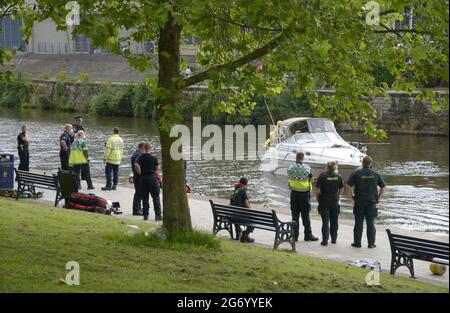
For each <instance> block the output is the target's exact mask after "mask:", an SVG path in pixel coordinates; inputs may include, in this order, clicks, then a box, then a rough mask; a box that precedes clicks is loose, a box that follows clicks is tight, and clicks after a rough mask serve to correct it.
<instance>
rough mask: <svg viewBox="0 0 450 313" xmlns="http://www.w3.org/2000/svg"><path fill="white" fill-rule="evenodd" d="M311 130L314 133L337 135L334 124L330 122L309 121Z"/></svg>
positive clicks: (320, 120)
mask: <svg viewBox="0 0 450 313" xmlns="http://www.w3.org/2000/svg"><path fill="white" fill-rule="evenodd" d="M309 129H310V130H311V132H312V133H335V132H336V129H335V128H334V124H333V122H332V121H329V120H322V119H318V120H309Z"/></svg>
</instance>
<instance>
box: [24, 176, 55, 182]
mask: <svg viewBox="0 0 450 313" xmlns="http://www.w3.org/2000/svg"><path fill="white" fill-rule="evenodd" d="M17 179H18V180H21V181H26V182H35V181H39V182H48V183H54V182H55V177H53V176H43V175H39V176H24V175H20V174H19V175H17Z"/></svg>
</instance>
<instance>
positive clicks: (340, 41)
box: [37, 0, 448, 230]
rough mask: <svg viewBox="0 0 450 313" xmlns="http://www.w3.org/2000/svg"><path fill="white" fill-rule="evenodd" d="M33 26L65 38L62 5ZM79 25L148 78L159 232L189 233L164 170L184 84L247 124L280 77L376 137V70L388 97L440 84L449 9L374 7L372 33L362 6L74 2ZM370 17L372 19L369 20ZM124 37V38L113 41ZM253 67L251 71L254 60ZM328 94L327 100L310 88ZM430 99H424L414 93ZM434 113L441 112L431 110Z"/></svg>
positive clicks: (180, 190)
mask: <svg viewBox="0 0 450 313" xmlns="http://www.w3.org/2000/svg"><path fill="white" fill-rule="evenodd" d="M37 2H38V3H39V8H40V12H41V16H40V18H41V19H45V18H49V17H50V18H52V19H53V20H54V21H55V22H56V24H57V25H58V27H59V28H60V29H66V28H67V25H66V20H65V19H66V16H67V13H68V11H67V10H66V9H65V4H66V1H65V0H38V1H37ZM78 3H79V4H80V9H81V21H82V22H81V25H80V26H77V27H75V33H84V34H85V35H87V36H88V37H90V38H92V40H93V44H94V45H95V46H100V47H106V48H108V49H109V50H110V51H111V52H113V53H116V54H121V55H123V56H125V57H126V58H128V60H129V63H130V64H131V65H132V66H134V67H136V68H137V69H139V70H142V71H144V70H146V69H149V68H155V67H156V68H157V70H158V75H157V77H156V78H155V79H147V81H146V83H147V84H148V85H149V86H152V87H153V92H154V95H155V102H156V106H157V118H158V121H159V126H160V134H161V143H162V158H163V160H162V163H163V174H164V179H165V180H166V181H167V182H168V183H165V184H164V191H163V194H164V197H163V199H164V200H163V201H164V203H163V204H164V226H165V227H167V228H169V229H172V228H179V229H184V230H190V229H191V221H190V214H189V206H188V204H187V198H186V195H185V194H184V177H183V162H182V161H181V160H180V161H175V160H172V159H171V157H170V146H171V144H172V143H173V141H174V140H175V139H174V138H171V137H170V136H169V130H170V127H171V126H172V125H174V124H175V123H177V122H179V121H180V120H181V119H182V115H181V114H180V111H181V109H182V108H180V98H181V96H182V91H183V90H184V89H185V88H186V87H188V86H191V85H195V84H200V83H207V86H208V88H209V90H210V91H211V92H213V93H216V94H219V95H221V97H223V98H224V100H221V101H219V102H218V103H215V104H214V106H213V107H211V111H212V112H215V113H219V112H222V111H224V112H227V113H232V114H233V113H238V114H250V113H251V110H252V109H253V108H254V106H255V102H254V101H252V97H253V96H254V95H255V93H256V92H258V93H259V94H261V95H262V96H264V97H268V96H272V95H273V94H276V93H279V92H280V91H281V90H282V87H283V86H284V85H285V84H286V81H287V78H290V79H291V80H293V82H294V83H295V85H296V90H295V94H296V95H297V96H307V97H308V99H309V100H310V105H311V106H312V107H313V108H314V110H315V112H316V114H317V115H320V116H327V117H331V118H333V119H334V120H336V119H338V120H342V121H353V122H354V123H355V124H360V125H362V126H363V127H364V129H365V132H366V133H368V134H370V135H372V136H375V137H382V136H384V135H385V133H384V132H383V131H382V130H379V129H377V128H376V125H375V124H374V119H375V112H374V110H373V108H372V106H371V98H372V97H373V96H375V95H378V94H383V93H384V92H385V89H386V88H388V84H387V83H383V82H381V83H379V82H378V83H379V84H377V81H376V79H375V78H374V76H373V74H372V73H373V69H374V68H375V67H376V66H383V67H385V68H387V70H388V71H389V73H390V74H391V75H392V76H393V77H394V81H393V83H392V87H393V88H395V89H398V90H406V91H407V92H412V91H413V90H414V89H416V87H417V86H418V85H419V83H420V82H421V81H423V80H424V78H426V77H430V76H431V74H436V73H437V75H438V76H439V78H440V79H442V80H443V81H448V1H443V0H437V1H422V0H390V1H388V0H380V1H378V2H377V3H378V4H379V5H380V8H381V10H380V14H379V17H380V23H378V25H373V23H368V22H367V20H369V21H373V19H367V18H366V17H368V15H367V14H368V13H369V14H372V15H373V14H374V13H375V14H376V13H377V12H373V11H370V10H368V9H364V7H365V5H366V4H367V1H365V0H342V1H335V0H320V1H319V0H312V1H302V0H293V1H279V0H277V1H271V0H253V1H247V0H235V1H230V0H171V1H162V0H136V1H119V0H117V1H114V0H111V1H100V0H98V1H95V0H78ZM406 8H413V12H414V15H415V16H418V17H420V18H417V19H416V22H415V25H414V28H413V29H410V28H402V29H395V30H394V29H392V23H393V22H394V21H395V20H401V19H402V15H401V14H402V13H403V12H404V10H405V9H406ZM369 17H370V15H369ZM123 30H126V34H125V35H124V34H123V32H122V31H123ZM189 35H193V36H196V37H197V38H198V39H199V50H198V53H197V55H196V59H197V61H198V63H199V64H200V66H201V70H199V71H198V72H195V73H194V74H193V75H192V76H190V77H188V78H183V77H182V76H181V75H180V71H181V69H182V66H181V64H182V62H181V60H180V45H181V44H182V41H183V38H186V36H189ZM132 41H137V42H143V41H153V42H155V43H156V48H157V58H156V61H157V63H156V64H155V63H153V59H151V58H149V57H147V56H144V55H133V54H132V53H131V51H130V49H129V47H130V45H131V42H132ZM257 60H258V61H260V62H262V63H263V69H262V70H255V62H256V61H257ZM320 87H326V88H332V89H335V90H336V93H335V95H334V96H333V97H331V98H325V97H321V96H319V95H318V93H317V92H316V91H315V90H316V89H317V88H320ZM421 94H422V96H426V97H429V98H433V97H434V96H435V95H434V93H433V92H432V91H425V90H423V92H422V93H421ZM436 107H439V103H436Z"/></svg>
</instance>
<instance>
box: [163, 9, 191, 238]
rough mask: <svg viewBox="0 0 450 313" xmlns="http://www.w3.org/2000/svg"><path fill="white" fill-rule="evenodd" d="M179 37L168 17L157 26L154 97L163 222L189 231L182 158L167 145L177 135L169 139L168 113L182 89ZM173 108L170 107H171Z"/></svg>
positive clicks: (189, 224)
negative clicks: (174, 156) (163, 23)
mask: <svg viewBox="0 0 450 313" xmlns="http://www.w3.org/2000/svg"><path fill="white" fill-rule="evenodd" d="M180 36H181V26H179V25H175V24H174V20H173V17H172V16H169V18H168V21H167V22H166V25H164V27H163V28H161V29H160V35H159V43H158V62H159V72H158V93H157V97H156V105H157V113H158V120H159V132H160V137H161V153H162V168H163V177H164V184H163V210H164V211H163V212H164V215H163V225H164V227H165V228H167V229H169V230H172V229H178V230H182V231H191V230H192V223H191V215H190V212H189V203H188V200H187V196H186V193H185V191H184V185H185V178H184V170H183V169H184V166H183V160H179V161H174V160H173V159H172V158H171V156H170V147H171V145H172V143H173V142H174V140H176V138H170V136H169V133H170V127H171V126H173V125H170V124H171V123H172V122H173V120H172V119H171V116H169V115H168V113H167V112H175V111H176V110H174V108H175V106H176V105H177V102H178V101H179V98H180V95H181V91H182V88H183V87H181V85H180V81H181V78H180ZM171 107H172V108H171Z"/></svg>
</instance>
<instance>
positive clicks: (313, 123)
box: [280, 117, 337, 139]
mask: <svg viewBox="0 0 450 313" xmlns="http://www.w3.org/2000/svg"><path fill="white" fill-rule="evenodd" d="M280 130H281V133H282V135H283V137H284V138H285V139H286V138H289V137H291V136H294V135H296V134H302V133H311V134H312V133H336V134H337V132H336V129H335V128H334V123H333V122H332V121H330V120H328V119H326V118H311V117H295V118H290V119H287V120H284V121H283V122H282V123H281V126H280Z"/></svg>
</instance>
